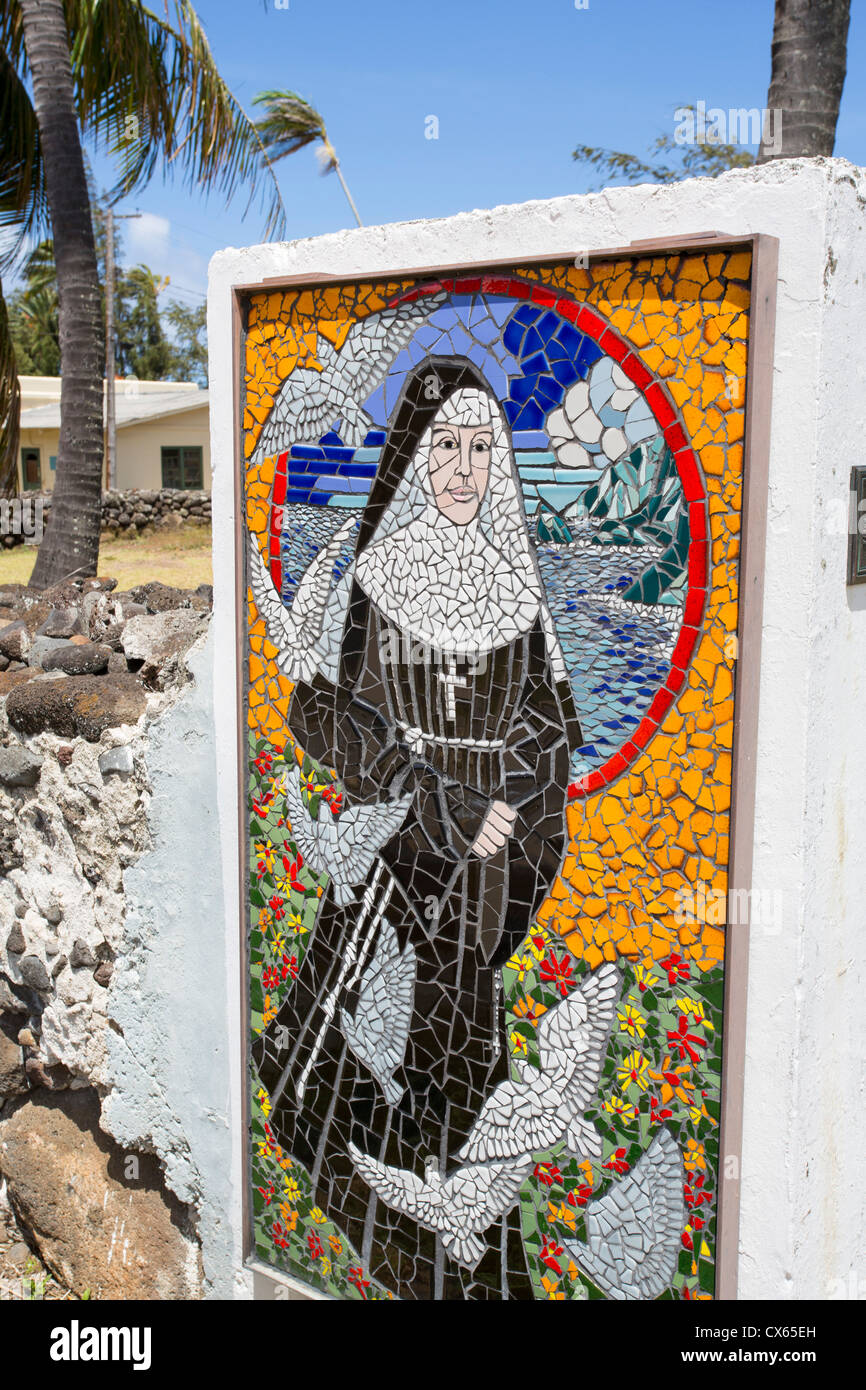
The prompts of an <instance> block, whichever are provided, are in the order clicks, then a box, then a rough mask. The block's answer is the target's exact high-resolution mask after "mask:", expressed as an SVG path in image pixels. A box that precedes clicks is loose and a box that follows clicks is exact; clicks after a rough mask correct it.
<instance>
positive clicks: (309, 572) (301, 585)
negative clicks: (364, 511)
mask: <svg viewBox="0 0 866 1390" xmlns="http://www.w3.org/2000/svg"><path fill="white" fill-rule="evenodd" d="M354 529H355V518H354V517H353V516H350V517H349V518H348V520H346V521H344V522H343V524H342V526H340V527H338V529H337V530H336V531H335V532H334V534H333V536H332V537H331V539H330V540H329V541H328V543H327V544H326V545H323V546H322V548H321V550H320V551H319V552H318V554H317V555H316V556H315V557H314V558H313V560H312V561H311V562H310V564H309V565H308V566H307V568H306V569H305V570H304V573H303V574H302V575H301V577H300V579H299V580H298V586H297V588H296V589H295V593H294V597H293V599H292V609H291V611H292V617H296V616H297V617H298V618H299V619H300V620H301V621H303V622H304V623H309V624H310V625H312V624H313V623H316V622H317V624H318V627H317V629H316V630H315V631H312V632H311V633H310V634H309V635H310V636H311V637H318V635H319V633H320V632H321V630H322V618H323V617H324V615H325V605H326V604H327V601H328V592H329V590H330V588H331V579H332V577H333V569H334V563H335V561H336V560H337V558H338V556H339V554H340V549H341V547H342V544H343V541H344V540H345V539H346V538H347V536H349V535H351V533H352V531H353V530H354ZM306 635H307V634H306V633H305V636H306Z"/></svg>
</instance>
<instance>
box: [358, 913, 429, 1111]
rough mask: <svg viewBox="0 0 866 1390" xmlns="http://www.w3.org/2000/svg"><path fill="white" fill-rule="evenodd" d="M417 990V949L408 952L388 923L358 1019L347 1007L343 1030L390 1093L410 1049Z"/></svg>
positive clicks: (409, 948) (364, 979)
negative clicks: (410, 1023)
mask: <svg viewBox="0 0 866 1390" xmlns="http://www.w3.org/2000/svg"><path fill="white" fill-rule="evenodd" d="M414 994H415V951H414V948H413V946H412V944H411V942H407V944H406V947H405V949H404V951H403V954H402V955H401V954H400V951H399V949H398V945H397V933H396V932H395V931H394V928H393V927H392V926H391V925H390V923H388V922H387V921H386V922H384V923H383V924H382V933H381V935H380V938H379V943H378V945H377V947H376V952H375V954H374V956H373V959H372V961H371V962H370V964H369V965H368V967H367V969H366V970H365V971H364V974H363V975H362V976H361V989H360V993H359V996H358V1004H357V1007H356V1009H355V1014H354V1017H352V1016H351V1015H350V1014H349V1013H348V1012H347V1011H346V1010H343V1014H342V1023H343V1032H344V1034H345V1036H346V1038H347V1040H348V1042H349V1044H350V1046H351V1048H352V1051H353V1052H354V1053H355V1055H356V1057H358V1058H360V1060H361V1061H362V1062H364V1064H365V1065H366V1066H368V1067H369V1068H370V1071H371V1072H372V1073H373V1075H374V1076H375V1077H376V1078H377V1080H378V1081H379V1082H380V1084H381V1085H382V1086H383V1087H384V1088H385V1089H386V1094H387V1091H388V1083H389V1082H390V1080H391V1077H392V1075H393V1073H394V1070H395V1069H396V1068H397V1067H398V1066H399V1065H400V1063H401V1062H402V1060H403V1057H404V1055H405V1052H406V1041H407V1039H408V1037H409V1021H410V1019H411V1017H412V1001H413V998H414Z"/></svg>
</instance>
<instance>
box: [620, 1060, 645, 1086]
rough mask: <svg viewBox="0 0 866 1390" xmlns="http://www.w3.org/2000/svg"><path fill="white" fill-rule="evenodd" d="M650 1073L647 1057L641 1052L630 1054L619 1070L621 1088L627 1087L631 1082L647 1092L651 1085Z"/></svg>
mask: <svg viewBox="0 0 866 1390" xmlns="http://www.w3.org/2000/svg"><path fill="white" fill-rule="evenodd" d="M648 1071H649V1062H648V1061H647V1059H646V1057H644V1056H643V1055H642V1054H641V1053H640V1052H630V1053H629V1054H628V1056H627V1057H625V1058H623V1061H622V1062H621V1064H620V1066H619V1067H618V1068H617V1072H616V1075H617V1079H618V1081H619V1084H620V1086H623V1087H625V1086H628V1085H629V1084H630V1083H631V1082H635V1083H636V1084H637V1085H638V1086H640V1088H641V1090H642V1091H645V1090H646V1088H647V1086H648V1085H649V1078H648V1076H647V1072H648Z"/></svg>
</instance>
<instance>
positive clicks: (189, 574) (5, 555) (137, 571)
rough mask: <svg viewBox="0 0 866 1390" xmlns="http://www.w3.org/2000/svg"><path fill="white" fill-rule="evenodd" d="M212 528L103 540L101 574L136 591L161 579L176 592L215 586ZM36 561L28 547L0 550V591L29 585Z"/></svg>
mask: <svg viewBox="0 0 866 1390" xmlns="http://www.w3.org/2000/svg"><path fill="white" fill-rule="evenodd" d="M210 547H211V528H210V527H209V526H196V527H187V528H184V529H183V530H178V531H167V530H166V531H160V530H156V531H152V532H150V534H149V535H145V536H135V537H133V539H132V540H121V539H120V538H118V539H117V540H112V539H110V538H109V537H105V538H104V539H103V542H102V545H101V546H100V548H99V574H100V576H101V577H102V576H108V575H111V576H112V577H113V578H114V579H116V580H117V587H118V589H133V588H135V586H136V585H137V584H146V583H147V582H148V581H149V580H151V579H158V580H160V582H161V583H163V584H172V585H174V587H175V588H177V589H195V588H197V587H198V585H199V584H212V583H213V565H212V563H211V549H210ZM35 562H36V551H35V550H34V548H33V547H32V546H29V545H18V546H16V547H15V548H14V549H13V550H0V588H2V586H3V585H4V584H16V583H17V584H26V583H27V581H28V579H29V578H30V574H31V572H32V570H33V566H34V564H35Z"/></svg>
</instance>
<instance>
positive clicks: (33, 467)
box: [21, 444, 42, 492]
mask: <svg viewBox="0 0 866 1390" xmlns="http://www.w3.org/2000/svg"><path fill="white" fill-rule="evenodd" d="M21 486H22V491H24V492H35V491H37V490H38V489H39V488H40V487H41V486H42V461H41V459H40V457H39V450H38V449H37V448H35V447H34V446H33V445H32V444H30V445H28V446H27V447H26V448H24V449H22V450H21Z"/></svg>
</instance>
